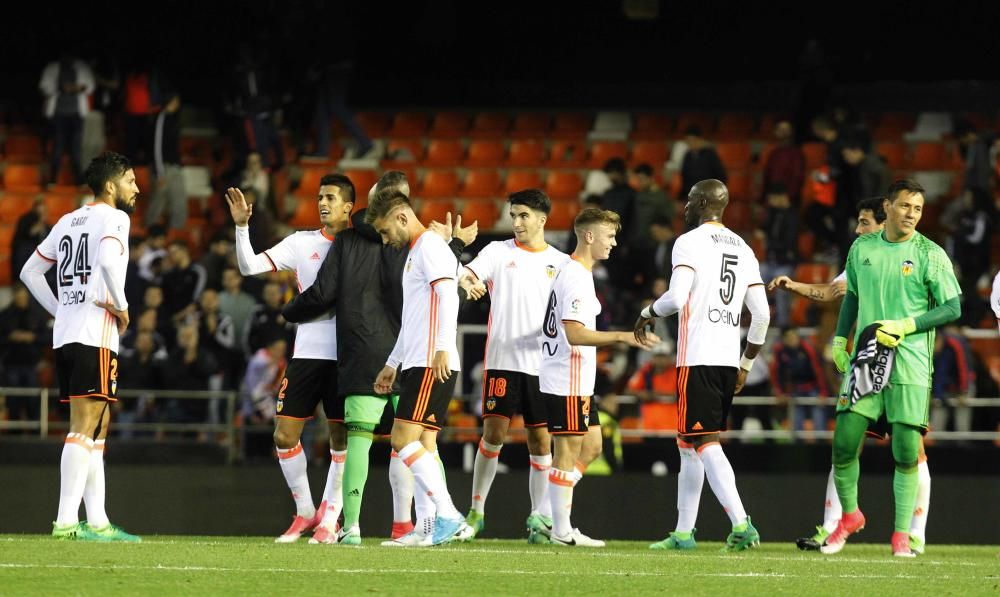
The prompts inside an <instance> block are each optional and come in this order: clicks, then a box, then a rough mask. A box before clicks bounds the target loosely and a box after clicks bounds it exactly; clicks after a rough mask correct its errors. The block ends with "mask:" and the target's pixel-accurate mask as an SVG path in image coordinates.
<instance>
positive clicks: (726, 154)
mask: <svg viewBox="0 0 1000 597" xmlns="http://www.w3.org/2000/svg"><path fill="white" fill-rule="evenodd" d="M715 151H716V153H718V154H719V159H721V160H722V163H723V164H724V165H725V166H726V170H735V169H738V168H749V167H750V144H749V143H747V142H745V141H730V142H723V143H716V144H715Z"/></svg>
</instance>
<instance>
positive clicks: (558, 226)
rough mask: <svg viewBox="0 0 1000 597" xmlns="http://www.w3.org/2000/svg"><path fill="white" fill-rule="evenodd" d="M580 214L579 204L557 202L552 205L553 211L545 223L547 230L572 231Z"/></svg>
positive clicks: (574, 202)
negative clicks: (574, 221) (574, 222)
mask: <svg viewBox="0 0 1000 597" xmlns="http://www.w3.org/2000/svg"><path fill="white" fill-rule="evenodd" d="M578 213H580V203H579V202H577V201H555V202H553V203H552V211H551V212H550V213H549V217H548V220H546V222H545V228H546V229H547V230H570V229H571V228H573V220H574V219H575V218H576V214H578Z"/></svg>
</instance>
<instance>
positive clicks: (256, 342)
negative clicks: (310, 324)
mask: <svg viewBox="0 0 1000 597" xmlns="http://www.w3.org/2000/svg"><path fill="white" fill-rule="evenodd" d="M262 298H263V299H264V302H263V303H262V304H260V305H257V307H256V308H255V309H254V312H253V315H251V317H250V328H249V332H248V335H247V346H248V347H249V349H250V354H253V353H255V352H257V351H258V350H260V349H261V348H264V347H265V346H266V345H267V343H268V342H269V341H271V340H272V339H274V338H284V340H285V342H286V343H287V344H288V345H291V344H292V342H293V341H294V340H295V324H293V323H291V322H289V321H287V320H286V319H285V318H284V317H282V315H281V306H282V300H281V287H280V286H278V285H277V284H275V283H274V282H268V283H267V284H266V285H264V292H263V295H262Z"/></svg>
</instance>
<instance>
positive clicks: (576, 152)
mask: <svg viewBox="0 0 1000 597" xmlns="http://www.w3.org/2000/svg"><path fill="white" fill-rule="evenodd" d="M586 153H587V144H586V142H585V141H584V140H583V139H576V140H562V141H554V142H553V143H552V146H551V147H549V159H548V160H546V162H545V166H546V167H547V168H583V167H584V166H585V165H586V164H587V160H586Z"/></svg>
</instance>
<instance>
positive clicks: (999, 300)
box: [990, 272, 1000, 328]
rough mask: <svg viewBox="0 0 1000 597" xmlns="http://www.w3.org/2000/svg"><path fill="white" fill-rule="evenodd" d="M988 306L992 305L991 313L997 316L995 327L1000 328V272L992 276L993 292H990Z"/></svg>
mask: <svg viewBox="0 0 1000 597" xmlns="http://www.w3.org/2000/svg"><path fill="white" fill-rule="evenodd" d="M990 306H992V307H993V314H994V315H996V316H997V327H998V328H1000V272H997V275H996V277H995V278H993V292H992V293H990Z"/></svg>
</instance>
